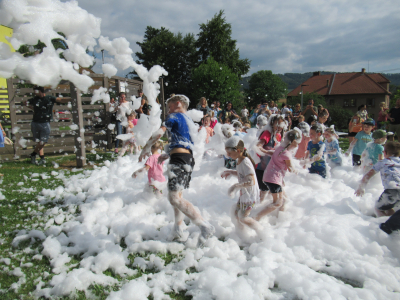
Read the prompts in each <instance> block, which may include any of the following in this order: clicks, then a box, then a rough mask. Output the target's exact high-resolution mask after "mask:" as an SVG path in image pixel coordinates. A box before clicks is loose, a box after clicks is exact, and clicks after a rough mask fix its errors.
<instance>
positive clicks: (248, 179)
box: [228, 174, 255, 198]
mask: <svg viewBox="0 0 400 300" xmlns="http://www.w3.org/2000/svg"><path fill="white" fill-rule="evenodd" d="M245 180H246V181H244V182H242V183H235V184H234V185H232V186H231V187H230V188H229V189H228V195H229V197H231V198H234V197H235V194H236V192H237V191H239V190H240V189H241V188H244V187H250V186H253V185H255V179H254V175H253V174H249V175H247V176H246V177H245Z"/></svg>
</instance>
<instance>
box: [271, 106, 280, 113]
mask: <svg viewBox="0 0 400 300" xmlns="http://www.w3.org/2000/svg"><path fill="white" fill-rule="evenodd" d="M269 110H270V111H271V113H273V114H276V113H277V112H278V111H279V109H278V108H277V107H276V106H274V107H271V108H270V109H269Z"/></svg>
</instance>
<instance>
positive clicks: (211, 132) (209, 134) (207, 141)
mask: <svg viewBox="0 0 400 300" xmlns="http://www.w3.org/2000/svg"><path fill="white" fill-rule="evenodd" d="M205 129H206V131H207V138H206V144H208V143H209V137H210V136H211V135H212V134H213V131H214V130H213V129H212V128H211V127H205Z"/></svg>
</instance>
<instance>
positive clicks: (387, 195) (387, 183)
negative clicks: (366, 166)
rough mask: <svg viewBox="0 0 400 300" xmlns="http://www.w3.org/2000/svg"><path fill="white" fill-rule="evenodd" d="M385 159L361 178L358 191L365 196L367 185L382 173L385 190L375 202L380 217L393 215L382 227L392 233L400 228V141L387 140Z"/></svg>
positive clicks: (358, 194) (357, 192)
mask: <svg viewBox="0 0 400 300" xmlns="http://www.w3.org/2000/svg"><path fill="white" fill-rule="evenodd" d="M384 155H385V159H383V160H380V161H378V162H377V163H376V164H375V165H374V166H373V167H372V170H370V171H369V172H368V173H367V174H365V175H364V177H363V179H362V180H361V183H360V186H359V187H358V189H357V191H356V193H355V194H356V195H357V196H360V197H361V196H363V195H364V193H365V186H366V185H367V183H368V181H369V179H370V178H371V177H372V176H374V175H375V173H377V172H380V173H381V179H382V185H383V187H384V189H385V190H384V191H383V193H382V195H381V196H380V197H379V199H378V201H377V202H376V204H375V211H376V213H377V215H378V217H381V216H392V217H390V218H389V219H388V220H387V221H386V222H385V223H382V224H381V225H380V228H381V229H382V230H383V231H385V232H386V233H388V234H390V233H392V231H395V230H399V229H400V213H398V212H397V213H396V214H394V213H395V211H398V209H399V207H400V158H399V156H400V143H399V142H387V143H386V145H385V151H384Z"/></svg>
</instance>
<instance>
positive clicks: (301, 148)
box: [294, 135, 311, 159]
mask: <svg viewBox="0 0 400 300" xmlns="http://www.w3.org/2000/svg"><path fill="white" fill-rule="evenodd" d="M310 140H311V138H310V137H309V136H304V135H303V137H302V139H301V142H300V144H299V148H297V152H296V154H295V156H294V157H295V158H297V159H302V158H304V157H305V155H306V151H307V145H308V142H309V141H310Z"/></svg>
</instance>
